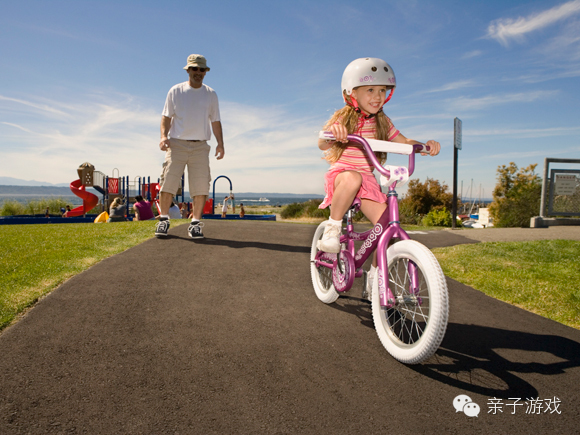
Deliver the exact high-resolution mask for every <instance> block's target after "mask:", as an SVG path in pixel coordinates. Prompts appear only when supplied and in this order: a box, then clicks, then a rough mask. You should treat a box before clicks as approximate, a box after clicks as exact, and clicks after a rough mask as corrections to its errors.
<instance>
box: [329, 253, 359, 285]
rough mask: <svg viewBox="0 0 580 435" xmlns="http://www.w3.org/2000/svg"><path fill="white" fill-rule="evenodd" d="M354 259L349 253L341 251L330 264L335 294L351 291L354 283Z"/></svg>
mask: <svg viewBox="0 0 580 435" xmlns="http://www.w3.org/2000/svg"><path fill="white" fill-rule="evenodd" d="M354 276H355V270H354V258H352V255H351V254H350V252H348V251H345V250H342V251H340V254H338V255H337V256H336V260H334V262H333V263H332V283H333V284H334V289H335V290H336V291H337V292H345V291H348V290H350V289H351V287H352V284H353V283H354Z"/></svg>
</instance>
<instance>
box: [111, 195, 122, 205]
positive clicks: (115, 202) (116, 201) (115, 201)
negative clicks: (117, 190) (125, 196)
mask: <svg viewBox="0 0 580 435" xmlns="http://www.w3.org/2000/svg"><path fill="white" fill-rule="evenodd" d="M120 203H121V198H119V197H116V198H115V199H114V200H113V202H112V203H111V207H115V208H117V206H118V205H119V204H120Z"/></svg>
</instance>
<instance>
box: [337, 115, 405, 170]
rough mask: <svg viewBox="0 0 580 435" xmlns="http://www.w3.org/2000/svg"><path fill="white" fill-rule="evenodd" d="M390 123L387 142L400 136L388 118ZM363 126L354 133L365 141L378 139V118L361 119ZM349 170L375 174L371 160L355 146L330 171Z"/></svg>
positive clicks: (349, 148) (347, 148)
mask: <svg viewBox="0 0 580 435" xmlns="http://www.w3.org/2000/svg"><path fill="white" fill-rule="evenodd" d="M387 121H388V123H389V132H388V134H387V140H389V141H392V140H393V139H394V138H396V137H397V136H398V135H399V130H397V129H396V128H395V126H394V125H393V122H392V121H391V120H390V118H389V117H387ZM360 122H362V125H361V126H360V127H359V129H358V130H357V131H356V132H355V133H354V134H358V135H359V136H362V137H364V138H365V139H376V132H377V118H376V117H374V116H373V117H372V118H370V119H364V118H361V121H360ZM343 168H348V169H352V170H355V171H358V172H373V171H374V169H375V168H374V166H373V164H372V162H371V161H370V159H368V158H367V156H366V154H365V152H364V151H363V150H361V149H360V148H357V147H355V146H348V147H346V149H345V150H344V151H343V153H342V155H341V156H340V158H339V159H338V160H337V161H336V162H334V163H333V164H332V166H331V167H330V170H331V171H332V170H334V169H343Z"/></svg>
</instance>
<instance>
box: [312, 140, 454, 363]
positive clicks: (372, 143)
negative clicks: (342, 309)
mask: <svg viewBox="0 0 580 435" xmlns="http://www.w3.org/2000/svg"><path fill="white" fill-rule="evenodd" d="M320 137H321V138H324V139H334V138H333V137H332V134H331V133H328V132H321V134H320ZM348 139H349V140H350V141H352V142H357V143H359V144H361V145H362V147H363V148H364V150H365V152H366V153H367V155H368V156H369V158H370V160H371V161H372V162H373V165H374V166H375V168H376V169H377V170H378V171H379V172H380V173H381V185H383V186H384V187H388V194H387V209H386V210H385V212H384V213H383V215H382V216H381V218H380V219H379V221H378V222H377V224H376V225H375V226H374V227H373V228H372V229H370V230H368V231H365V232H362V233H358V232H355V231H354V226H353V215H354V214H355V213H356V212H357V211H358V209H359V207H360V200H358V199H356V198H355V201H354V202H353V204H352V206H351V207H350V209H349V210H348V212H347V215H346V216H347V218H346V228H345V229H343V233H342V235H341V237H340V242H341V245H342V249H341V251H340V252H339V253H338V254H330V253H327V252H324V251H320V250H319V249H318V247H317V242H318V240H320V239H321V238H322V234H323V232H324V227H325V226H326V222H323V223H321V224H320V225H319V226H318V228H317V229H316V232H315V234H314V238H313V241H312V248H311V252H310V270H311V275H312V284H313V285H314V291H315V293H316V296H317V297H318V298H319V299H320V300H321V301H322V302H324V303H327V304H331V303H333V302H335V301H336V300H337V299H338V297H339V294H340V293H344V292H347V291H349V290H350V289H351V288H352V285H353V283H354V279H355V278H358V277H363V278H364V287H363V288H365V289H366V278H367V272H366V271H365V270H364V269H363V265H364V263H365V262H366V260H367V259H368V258H369V257H370V256H371V254H372V253H373V252H374V251H375V250H377V277H376V278H375V279H374V280H373V283H372V284H373V285H372V290H371V295H367V297H369V296H370V297H369V298H370V300H371V304H372V314H373V322H374V325H375V330H376V332H377V334H378V336H379V339H380V341H381V343H382V344H383V346H384V347H385V349H386V350H387V351H388V352H389V353H390V354H391V355H392V356H393V357H394V358H395V359H396V360H398V361H400V362H402V363H405V364H417V363H420V362H422V361H425V360H426V359H428V358H429V357H431V356H432V355H433V354H434V353H435V352H436V351H437V349H438V348H439V345H440V344H441V341H442V340H443V336H444V335H445V330H446V329H447V318H448V313H449V298H448V292H447V283H446V281H445V276H444V275H443V271H442V270H441V267H440V266H439V263H438V261H437V259H436V258H435V256H434V255H433V253H432V252H431V251H430V250H429V249H427V247H425V246H424V245H422V244H421V243H419V242H417V241H414V240H411V239H410V237H409V235H408V234H407V233H406V232H405V230H403V229H402V228H401V226H400V225H399V205H398V201H397V193H396V191H395V187H396V186H397V183H399V185H402V184H404V183H405V182H406V181H407V180H408V178H409V176H410V175H411V174H413V172H414V169H415V153H418V152H423V151H429V148H428V147H427V146H426V145H422V144H419V145H407V144H399V143H395V142H385V141H379V140H372V139H364V138H362V137H360V136H356V135H348ZM373 151H377V152H387V153H395V154H404V155H408V156H409V164H408V168H407V167H404V166H384V167H383V166H382V165H381V164H380V162H379V161H378V159H377V158H376V156H375V154H374V152H373ZM397 240H398V241H397ZM355 241H359V242H362V245H361V246H360V247H359V248H358V250H355ZM391 241H393V242H395V241H396V243H393V244H391V243H390V242H391ZM387 277H388V279H386V278H387Z"/></svg>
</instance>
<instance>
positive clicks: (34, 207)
mask: <svg viewBox="0 0 580 435" xmlns="http://www.w3.org/2000/svg"><path fill="white" fill-rule="evenodd" d="M67 205H70V203H68V202H67V201H65V200H64V199H62V198H50V199H47V198H43V199H40V200H38V201H28V202H27V203H26V213H27V214H30V215H35V214H44V212H45V211H46V208H47V207H48V212H49V213H50V214H52V215H60V209H61V208H65V207H66V206H67ZM71 208H74V207H73V206H71Z"/></svg>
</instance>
